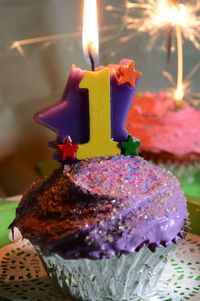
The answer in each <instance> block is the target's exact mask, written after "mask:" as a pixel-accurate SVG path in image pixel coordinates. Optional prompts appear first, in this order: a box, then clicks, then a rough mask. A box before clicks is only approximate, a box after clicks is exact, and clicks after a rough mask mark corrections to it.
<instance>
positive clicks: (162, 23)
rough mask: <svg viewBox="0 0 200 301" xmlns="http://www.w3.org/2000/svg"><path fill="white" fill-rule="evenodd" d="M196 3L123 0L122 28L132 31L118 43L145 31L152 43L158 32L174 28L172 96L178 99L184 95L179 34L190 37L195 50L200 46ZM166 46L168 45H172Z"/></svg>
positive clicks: (198, 7)
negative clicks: (174, 86) (176, 57)
mask: <svg viewBox="0 0 200 301" xmlns="http://www.w3.org/2000/svg"><path fill="white" fill-rule="evenodd" d="M199 2H200V1H198V0H196V1H194V0H192V1H190V2H189V3H187V4H185V5H184V4H179V2H178V0H138V1H137V3H133V2H131V1H126V10H125V14H124V16H125V17H124V18H123V27H124V28H126V29H127V30H130V31H131V33H130V34H128V35H126V36H124V37H121V39H120V41H121V42H126V41H127V40H129V39H131V38H132V37H133V35H134V34H135V32H137V33H138V34H139V33H141V32H147V33H149V34H150V36H151V38H152V45H151V46H153V44H154V42H155V40H156V39H157V38H158V36H159V35H160V32H161V31H165V32H166V30H167V29H168V28H169V27H171V28H175V29H176V37H177V56H178V63H177V87H176V89H175V91H174V95H173V96H174V98H175V99H176V100H177V102H179V101H180V100H181V99H182V98H183V95H184V84H183V46H182V45H183V42H182V36H183V37H184V38H185V39H187V40H190V41H191V42H192V43H193V44H194V46H195V47H196V48H197V49H200V16H198V14H199V13H200V3H199ZM107 10H115V8H114V7H113V6H108V7H107ZM138 14H139V17H138ZM168 46H169V45H168ZM169 47H170V48H171V46H169ZM168 51H169V50H168Z"/></svg>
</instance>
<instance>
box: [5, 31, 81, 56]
mask: <svg viewBox="0 0 200 301" xmlns="http://www.w3.org/2000/svg"><path fill="white" fill-rule="evenodd" d="M77 36H80V32H76V33H66V34H57V35H50V36H43V37H37V38H30V39H25V40H19V41H15V42H13V43H12V45H11V46H10V48H9V50H10V51H12V50H14V49H16V50H17V51H18V52H19V54H21V56H25V52H24V50H23V47H22V46H25V45H30V44H35V43H44V42H46V43H47V42H53V41H56V40H63V39H66V38H72V37H77Z"/></svg>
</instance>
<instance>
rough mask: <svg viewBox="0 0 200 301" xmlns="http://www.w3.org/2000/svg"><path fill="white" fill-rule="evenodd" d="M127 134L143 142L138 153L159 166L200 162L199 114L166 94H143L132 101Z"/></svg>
mask: <svg viewBox="0 0 200 301" xmlns="http://www.w3.org/2000/svg"><path fill="white" fill-rule="evenodd" d="M126 128H127V129H128V131H129V132H130V133H131V134H132V135H134V136H135V137H137V138H138V139H140V140H141V146H140V147H139V149H138V151H139V153H140V155H141V156H142V157H144V158H145V159H150V160H152V161H154V162H156V163H158V162H164V163H166V162H168V161H170V162H173V163H177V164H180V163H184V164H185V165H187V164H190V163H195V162H198V161H199V159H200V111H197V110H195V109H194V108H192V107H191V106H190V105H189V104H188V103H186V102H185V101H184V100H182V101H181V103H180V104H178V105H177V102H176V101H175V100H174V98H173V97H172V96H171V94H169V93H166V92H159V93H157V94H154V93H150V92H144V93H140V94H139V95H138V96H137V97H135V98H134V99H133V102H132V106H131V108H130V111H129V115H128V118H127V122H126Z"/></svg>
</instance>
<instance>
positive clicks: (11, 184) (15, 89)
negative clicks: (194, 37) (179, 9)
mask: <svg viewBox="0 0 200 301" xmlns="http://www.w3.org/2000/svg"><path fill="white" fill-rule="evenodd" d="M132 2H133V1H132ZM184 2H185V3H187V2H188V1H184ZM126 3H127V1H122V0H101V1H98V8H99V25H100V61H99V63H100V64H101V65H107V64H108V63H118V62H119V61H120V60H121V59H122V58H131V59H134V60H135V63H136V69H137V70H139V71H141V72H142V73H143V76H142V78H141V80H140V83H139V86H138V89H137V93H138V92H140V91H146V90H149V91H151V92H157V91H160V90H165V89H167V88H169V87H170V84H169V82H168V81H167V80H166V78H165V77H164V76H163V74H162V73H163V71H165V70H166V71H168V72H170V74H172V75H173V77H174V78H175V80H176V68H177V63H176V60H177V58H176V39H174V40H173V45H172V46H173V47H172V48H173V49H174V52H172V57H171V61H170V63H169V64H167V62H166V46H167V39H168V32H167V31H165V30H163V31H162V32H161V33H160V35H159V38H158V39H157V40H156V41H155V43H154V44H153V43H152V38H151V37H150V35H149V34H147V33H142V34H141V33H140V34H138V32H137V30H131V29H129V28H127V24H128V23H127V22H128V21H129V19H130V18H131V17H133V16H132V14H133V13H134V17H135V18H136V17H137V16H136V15H135V12H134V11H133V9H132V10H129V11H127V7H126ZM82 10H83V1H82V0H73V1H72V0H34V1H32V0H0V37H1V38H0V196H11V195H15V194H20V193H22V192H23V191H24V190H25V189H26V188H27V187H28V186H29V185H30V183H31V182H32V181H35V180H37V179H38V178H39V177H40V175H39V173H38V171H37V169H36V167H37V164H38V162H41V161H44V160H50V159H51V151H50V150H49V149H48V147H47V143H48V141H49V140H54V138H55V134H54V133H53V132H52V131H51V130H49V129H46V128H45V127H43V126H41V125H39V124H37V123H36V122H35V121H33V119H32V115H33V114H34V113H35V112H36V111H38V110H40V109H41V108H44V107H46V106H48V105H50V104H52V103H54V102H55V101H57V100H59V98H60V97H61V95H62V92H63V90H64V87H65V84H66V81H67V77H68V74H69V72H70V68H71V65H72V64H73V63H74V64H76V65H77V66H79V67H80V68H86V69H90V67H89V66H87V64H86V62H85V60H84V56H83V53H82V46H81V25H82ZM129 24H130V22H129ZM183 55H184V77H186V76H187V75H188V73H190V71H191V70H192V69H193V68H194V66H197V65H198V63H199V62H200V53H199V51H198V50H197V49H196V48H195V47H194V45H193V44H192V43H191V42H189V41H184V44H183ZM199 79H200V70H199V69H198V68H197V71H196V73H195V75H194V76H193V80H192V83H191V85H190V90H191V91H192V92H194V93H197V92H199V91H200V80H199ZM196 105H198V103H197V104H196Z"/></svg>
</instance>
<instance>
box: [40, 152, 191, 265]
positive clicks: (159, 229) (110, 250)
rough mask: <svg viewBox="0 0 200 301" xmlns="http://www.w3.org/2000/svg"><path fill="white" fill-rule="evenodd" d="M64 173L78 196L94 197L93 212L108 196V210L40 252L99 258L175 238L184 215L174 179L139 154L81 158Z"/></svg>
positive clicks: (178, 233)
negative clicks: (94, 220)
mask: <svg viewBox="0 0 200 301" xmlns="http://www.w3.org/2000/svg"><path fill="white" fill-rule="evenodd" d="M64 175H65V176H66V177H67V178H68V179H69V181H70V182H71V183H73V185H75V187H76V188H77V189H78V190H79V191H82V192H83V194H84V193H85V194H86V195H87V196H88V194H89V195H91V197H95V196H96V200H97V201H96V206H97V207H98V210H99V206H102V208H103V199H105V198H107V200H109V206H110V207H109V208H110V214H109V217H107V218H105V219H103V220H101V221H100V222H98V223H95V224H93V225H89V226H87V225H86V226H85V227H84V228H83V229H81V230H80V231H77V232H75V233H72V234H70V235H68V236H67V237H65V238H63V239H60V240H58V241H57V242H56V243H52V244H49V245H46V244H44V245H42V246H41V248H42V251H43V252H44V253H45V254H48V255H51V254H52V253H57V254H59V255H61V256H62V257H63V258H66V259H67V258H83V257H84V258H91V259H99V258H103V257H106V258H111V257H113V256H119V255H120V254H122V253H124V254H128V253H132V252H134V251H135V250H136V251H137V249H138V248H139V247H141V246H144V247H145V246H148V247H149V246H152V248H153V249H155V248H156V247H161V246H167V245H169V244H171V243H172V241H173V242H175V241H176V239H177V238H178V235H181V229H182V227H183V225H184V223H185V222H186V221H187V219H188V212H187V208H186V199H185V197H184V194H183V192H182V190H181V188H180V184H179V182H178V180H177V179H176V178H175V177H174V176H173V175H172V174H171V173H170V172H169V171H166V170H163V169H161V168H160V167H158V166H156V165H154V164H151V163H148V162H147V161H145V160H143V159H142V158H141V157H139V156H138V157H135V156H131V157H125V156H123V155H117V156H114V157H102V158H94V159H86V160H83V161H81V162H78V163H74V164H72V165H66V166H65V169H64ZM80 202H81V199H80ZM94 214H95V212H94Z"/></svg>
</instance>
